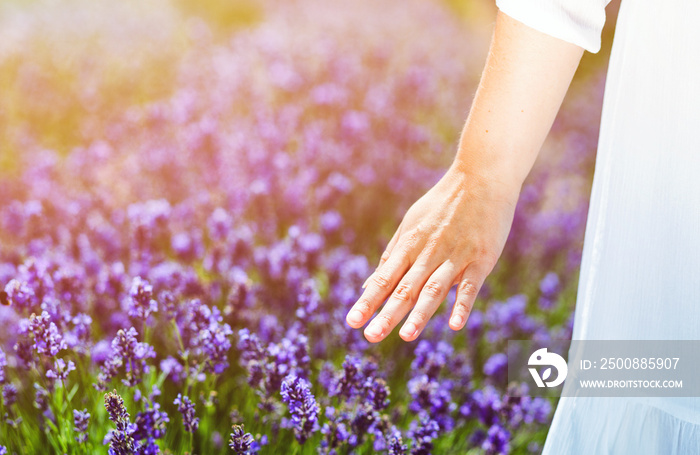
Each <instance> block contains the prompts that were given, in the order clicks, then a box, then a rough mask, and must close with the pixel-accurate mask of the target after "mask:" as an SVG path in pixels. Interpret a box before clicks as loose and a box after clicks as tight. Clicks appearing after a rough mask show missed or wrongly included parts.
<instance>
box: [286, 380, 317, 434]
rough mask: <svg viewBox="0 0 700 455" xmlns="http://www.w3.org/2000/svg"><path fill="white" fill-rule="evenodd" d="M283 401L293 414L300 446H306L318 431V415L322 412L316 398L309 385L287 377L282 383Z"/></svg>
mask: <svg viewBox="0 0 700 455" xmlns="http://www.w3.org/2000/svg"><path fill="white" fill-rule="evenodd" d="M281 392H282V401H284V402H285V403H286V404H287V406H288V408H289V412H290V413H291V414H292V423H293V425H294V435H295V436H296V438H297V441H299V443H300V444H304V443H305V442H306V440H307V439H308V438H309V437H310V436H311V434H312V433H314V432H315V431H318V413H319V411H320V409H319V406H318V404H316V398H314V396H313V394H312V393H311V389H310V385H309V383H308V382H307V381H306V380H304V379H302V378H300V377H297V376H294V375H290V376H287V377H286V378H285V379H284V381H283V382H282V388H281Z"/></svg>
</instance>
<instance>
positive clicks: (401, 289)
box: [393, 283, 412, 302]
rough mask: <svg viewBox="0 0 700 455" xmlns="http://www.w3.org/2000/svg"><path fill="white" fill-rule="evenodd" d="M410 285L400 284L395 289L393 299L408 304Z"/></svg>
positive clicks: (410, 293)
mask: <svg viewBox="0 0 700 455" xmlns="http://www.w3.org/2000/svg"><path fill="white" fill-rule="evenodd" d="M411 295H412V292H411V285H410V284H408V283H401V284H399V285H398V286H397V287H396V290H395V291H394V295H393V297H394V298H395V299H396V300H399V301H401V302H408V301H409V300H411Z"/></svg>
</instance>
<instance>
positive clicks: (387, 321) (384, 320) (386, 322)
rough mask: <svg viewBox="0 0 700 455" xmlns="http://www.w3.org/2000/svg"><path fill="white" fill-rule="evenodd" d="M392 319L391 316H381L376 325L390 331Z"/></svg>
mask: <svg viewBox="0 0 700 455" xmlns="http://www.w3.org/2000/svg"><path fill="white" fill-rule="evenodd" d="M392 319H393V318H392V317H391V315H390V314H380V315H379V316H377V319H376V324H379V325H380V326H381V327H382V329H388V328H389V327H391V323H392Z"/></svg>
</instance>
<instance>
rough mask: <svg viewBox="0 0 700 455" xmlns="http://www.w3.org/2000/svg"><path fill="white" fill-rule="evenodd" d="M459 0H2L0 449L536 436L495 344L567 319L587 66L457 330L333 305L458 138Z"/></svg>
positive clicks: (465, 447) (231, 449)
mask: <svg viewBox="0 0 700 455" xmlns="http://www.w3.org/2000/svg"><path fill="white" fill-rule="evenodd" d="M458 3H459V2H441V1H438V0H435V1H427V0H381V1H376V0H375V1H370V0H356V1H353V2H342V3H340V2H327V1H326V2H324V1H321V0H294V1H285V2H282V1H276V0H265V1H259V2H250V3H246V2H241V1H239V2H225V1H220V2H216V1H210V2H208V3H207V2H204V3H201V2H194V1H184V0H182V1H171V2H168V1H164V0H154V1H153V2H148V3H147V5H144V3H140V2H136V1H124V2H107V1H103V0H99V1H98V0H94V1H87V0H85V1H81V0H72V1H67V2H50V1H34V2H28V3H24V2H18V1H10V2H6V3H5V4H4V5H2V6H0V88H1V90H0V290H3V289H4V291H2V292H0V300H1V301H2V303H3V305H4V306H2V307H0V321H1V322H0V323H1V324H2V330H1V331H0V349H1V350H0V385H1V387H2V400H1V403H2V404H1V405H0V416H2V422H1V423H0V446H2V447H0V454H3V453H8V454H10V453H16V454H39V453H41V454H44V453H56V454H63V453H67V454H93V453H95V454H99V453H110V454H157V453H172V454H184V453H196V454H214V453H236V454H261V455H265V454H339V455H340V454H373V453H386V454H431V453H432V454H504V453H539V451H540V448H541V445H542V443H543V442H544V438H545V436H546V433H547V428H548V425H549V422H550V420H551V416H552V412H553V409H554V406H555V405H556V403H555V402H553V401H550V400H549V399H544V398H527V397H524V398H518V397H515V396H510V395H509V391H511V392H512V390H513V388H522V387H527V386H526V385H524V384H514V383H511V384H506V370H505V366H506V364H505V354H504V352H505V346H506V342H507V340H508V339H530V338H537V339H547V338H569V337H570V336H571V321H572V311H573V306H574V302H575V294H576V285H577V278H578V269H579V265H580V254H581V247H582V242H583V233H584V228H585V220H586V211H587V207H588V196H589V191H590V181H591V177H592V172H593V165H594V159H595V147H596V142H597V127H598V122H599V113H600V103H601V98H602V89H603V83H604V80H603V78H602V75H601V73H600V71H599V70H598V69H596V68H595V67H593V68H589V69H588V70H587V71H585V72H583V73H582V74H580V75H579V77H578V78H577V80H576V82H575V84H574V86H573V87H572V90H571V91H570V93H569V95H568V97H567V100H566V101H565V103H564V106H563V109H562V111H561V113H560V115H559V117H558V118H557V120H556V122H555V125H554V127H553V129H552V132H551V134H550V137H549V139H548V141H547V143H546V145H545V148H544V149H543V151H542V153H541V155H540V159H539V160H538V162H537V163H536V165H535V168H534V169H533V172H532V173H531V174H530V176H529V177H528V180H527V181H526V183H525V185H524V187H523V191H522V194H521V197H520V201H519V204H518V208H517V211H516V215H515V219H514V223H513V228H512V232H511V235H510V238H509V240H508V243H507V244H506V248H505V250H504V252H503V255H502V257H501V259H500V261H499V263H498V265H497V266H496V268H495V269H494V271H493V273H492V274H491V276H490V277H489V278H488V280H487V281H486V284H485V286H484V287H483V289H482V290H481V293H480V295H479V298H478V299H477V304H476V306H475V309H474V311H473V312H472V314H471V316H470V318H469V321H468V323H467V326H466V328H465V329H464V330H463V331H461V332H453V331H452V330H450V329H449V328H448V327H447V319H446V318H447V316H448V315H449V312H445V311H443V310H444V309H445V308H446V307H447V306H444V307H443V308H442V309H441V310H440V312H439V314H438V315H436V316H435V317H434V318H433V320H432V321H431V322H430V323H429V325H428V328H427V329H426V330H425V331H424V332H423V333H422V334H421V336H420V337H419V339H418V340H417V341H415V342H412V343H405V342H404V341H402V340H401V339H400V338H399V337H398V335H396V334H392V335H391V336H390V337H389V338H388V339H387V340H386V341H384V342H382V343H380V344H377V345H372V344H370V343H368V342H367V341H366V340H365V339H364V337H363V336H362V332H361V331H357V330H352V329H350V328H349V327H348V326H347V324H346V323H345V315H346V313H347V311H348V309H349V308H350V306H351V305H352V304H353V303H354V302H355V300H356V299H357V298H358V297H359V294H360V291H361V288H360V287H361V285H362V283H363V282H364V281H365V279H366V278H367V276H368V275H369V274H370V273H371V271H372V270H373V269H374V267H375V266H376V263H377V261H378V258H379V254H380V253H381V252H382V250H383V248H384V246H385V245H386V243H387V242H388V240H389V238H390V236H391V234H393V232H394V230H395V229H396V227H397V225H398V223H399V222H400V220H401V217H402V215H403V213H404V212H405V210H406V209H407V208H408V207H409V206H410V205H411V204H412V203H413V202H414V201H415V200H416V199H417V198H418V197H419V196H420V195H421V194H422V193H423V192H424V191H426V190H427V189H428V188H429V187H430V186H431V185H432V184H433V183H434V182H436V181H437V180H438V179H439V177H440V176H441V175H442V173H443V172H444V171H445V170H446V168H447V166H448V165H449V163H450V161H451V159H452V157H453V154H454V152H455V151H456V146H457V140H458V138H459V132H460V129H461V126H462V124H463V122H464V120H465V118H466V114H467V112H468V109H469V103H470V101H471V98H472V96H473V94H474V91H475V89H476V85H477V83H478V78H479V75H480V71H481V67H482V65H483V62H484V59H485V55H486V51H487V46H488V38H489V35H488V33H489V28H488V27H485V28H484V27H483V26H482V27H481V28H479V27H476V26H471V25H470V24H473V23H474V21H475V19H474V18H473V17H472V18H470V16H469V12H468V11H467V12H465V9H464V8H459V7H457V6H455V5H456V4H458ZM204 4H206V5H208V6H207V7H204V6H202V5H204ZM487 11H495V10H488V9H487ZM472 14H474V13H473V11H472ZM486 20H487V21H488V20H489V19H486ZM484 30H486V33H485V32H484ZM450 298H454V296H453V294H451V296H450V297H448V302H449V300H450Z"/></svg>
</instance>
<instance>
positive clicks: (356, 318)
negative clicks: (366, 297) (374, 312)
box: [348, 310, 362, 324]
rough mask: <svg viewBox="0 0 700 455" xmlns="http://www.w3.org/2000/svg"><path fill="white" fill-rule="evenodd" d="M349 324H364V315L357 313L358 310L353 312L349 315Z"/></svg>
mask: <svg viewBox="0 0 700 455" xmlns="http://www.w3.org/2000/svg"><path fill="white" fill-rule="evenodd" d="M348 322H350V323H351V324H359V323H361V322H362V313H360V312H359V311H357V310H352V311H351V312H350V313H349V314H348Z"/></svg>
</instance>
